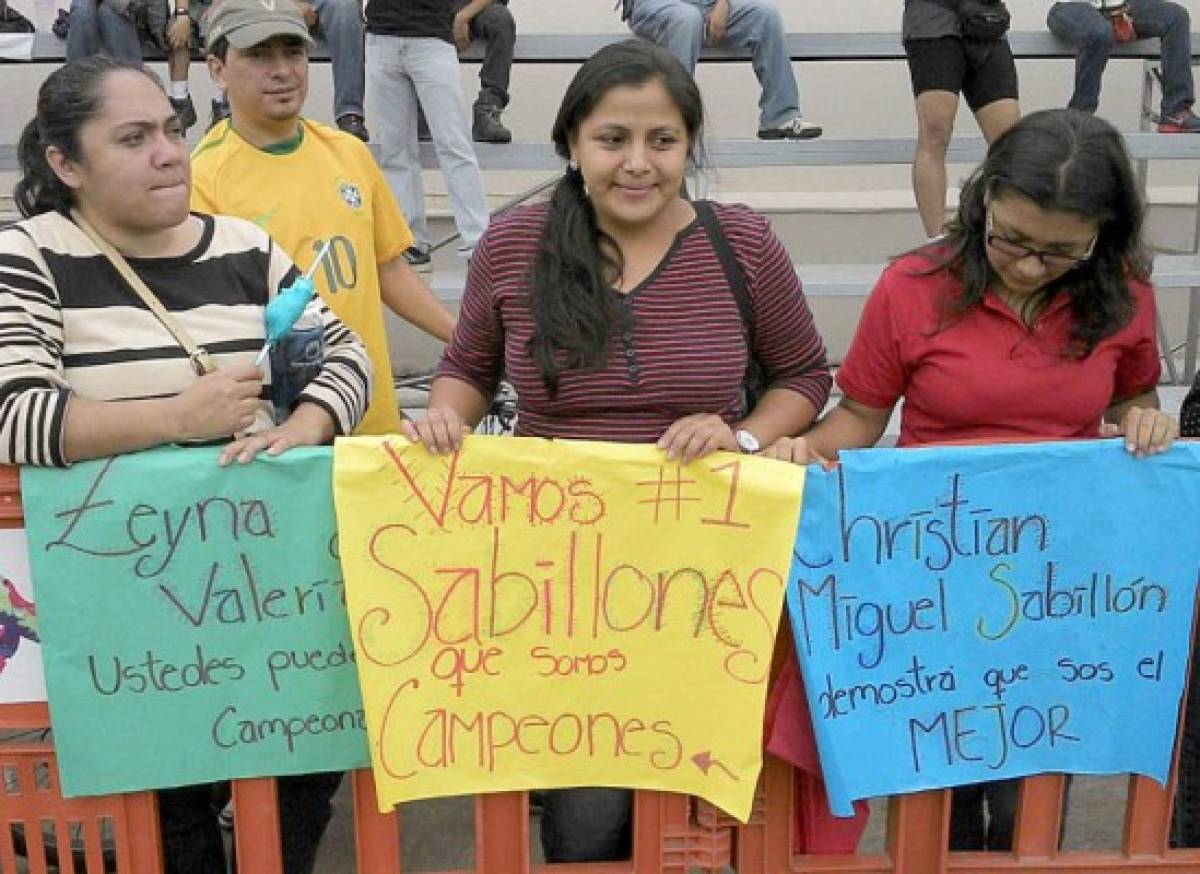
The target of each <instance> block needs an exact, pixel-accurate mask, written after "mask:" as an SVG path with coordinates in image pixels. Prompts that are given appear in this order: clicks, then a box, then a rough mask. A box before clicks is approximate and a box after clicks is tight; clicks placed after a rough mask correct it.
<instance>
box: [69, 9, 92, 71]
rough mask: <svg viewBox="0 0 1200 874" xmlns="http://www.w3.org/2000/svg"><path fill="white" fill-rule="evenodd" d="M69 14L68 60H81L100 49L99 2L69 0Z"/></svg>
mask: <svg viewBox="0 0 1200 874" xmlns="http://www.w3.org/2000/svg"><path fill="white" fill-rule="evenodd" d="M70 14H71V26H70V27H69V28H67V61H68V62H70V61H79V60H82V59H83V58H87V57H90V56H91V55H94V54H96V53H97V52H99V51H100V20H99V14H100V4H99V3H98V2H96V0H71V13H70Z"/></svg>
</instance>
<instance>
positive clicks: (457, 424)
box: [400, 407, 470, 455]
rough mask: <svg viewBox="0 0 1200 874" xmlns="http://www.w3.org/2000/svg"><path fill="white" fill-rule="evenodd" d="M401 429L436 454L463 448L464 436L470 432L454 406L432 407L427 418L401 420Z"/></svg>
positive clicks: (409, 437) (412, 439) (414, 440)
mask: <svg viewBox="0 0 1200 874" xmlns="http://www.w3.org/2000/svg"><path fill="white" fill-rule="evenodd" d="M400 430H401V431H403V432H404V436H405V437H407V438H408V439H409V440H411V441H412V442H414V443H420V444H422V445H423V446H424V447H425V448H426V449H428V450H429V451H430V452H432V453H433V454H434V455H445V454H448V453H451V452H457V451H458V450H459V449H461V448H462V441H463V437H464V436H466V435H467V434H468V433H470V429H469V428H468V427H467V426H466V424H465V423H464V422H463V418H462V416H460V415H459V414H458V411H457V410H456V409H454V408H453V407H430V408H429V409H427V410H426V411H425V418H423V419H417V420H415V421H414V420H412V419H405V420H404V421H403V422H401V423H400Z"/></svg>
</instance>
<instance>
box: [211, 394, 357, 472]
mask: <svg viewBox="0 0 1200 874" xmlns="http://www.w3.org/2000/svg"><path fill="white" fill-rule="evenodd" d="M332 435H333V424H332V422H330V420H329V414H328V413H326V412H325V411H324V410H323V409H321V408H320V407H318V406H317V405H316V404H301V405H300V406H299V407H297V408H296V410H295V412H293V413H292V415H290V416H289V417H288V419H287V421H286V422H284V423H283V424H282V425H276V426H275V427H274V428H268V429H267V430H266V431H259V432H258V433H257V434H250V435H249V436H247V437H240V438H238V439H237V440H234V441H233V442H231V443H229V444H228V445H227V446H226V447H225V449H224V451H223V452H222V453H221V457H220V459H219V460H218V463H219V464H220V465H221V467H228V466H229V465H230V464H232V463H233V462H235V461H236V462H237V463H238V464H249V463H250V462H251V461H253V460H254V457H255V456H256V455H258V453H260V452H262V451H263V450H266V453H267V455H282V454H283V453H285V452H287V450H289V449H291V448H293V447H295V446H321V445H322V444H324V443H328V442H329V440H330V439H331V437H332Z"/></svg>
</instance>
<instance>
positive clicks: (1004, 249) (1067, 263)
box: [983, 209, 1100, 270]
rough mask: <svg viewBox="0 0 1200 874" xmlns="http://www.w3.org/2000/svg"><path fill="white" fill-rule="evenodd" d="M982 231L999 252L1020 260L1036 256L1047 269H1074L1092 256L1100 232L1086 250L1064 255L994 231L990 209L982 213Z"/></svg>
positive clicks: (988, 241)
mask: <svg viewBox="0 0 1200 874" xmlns="http://www.w3.org/2000/svg"><path fill="white" fill-rule="evenodd" d="M983 233H984V238H985V239H986V240H987V244H988V245H989V246H991V247H992V248H993V249H995V250H996V251H997V252H999V253H1000V254H1002V255H1005V256H1006V257H1008V258H1012V259H1013V260H1015V261H1020V260H1021V259H1023V258H1037V259H1038V260H1039V261H1041V262H1042V266H1043V267H1045V268H1046V269H1047V270H1074V269H1075V268H1076V267H1078V266H1079V265H1080V264H1083V263H1084V262H1085V261H1087V260H1088V259H1089V258H1091V257H1092V254H1093V253H1094V252H1095V251H1096V241H1097V240H1098V239H1100V233H1099V231H1097V232H1096V236H1094V237H1092V242H1090V243H1089V244H1088V247H1087V251H1086V252H1084V253H1083V254H1082V255H1066V254H1064V253H1062V252H1047V251H1046V250H1045V249H1034V248H1032V247H1030V246H1026V245H1025V244H1023V243H1018V242H1017V241H1016V240H1010V239H1009V238H1008V237H1005V236H1002V235H1000V234H997V233H994V232H993V231H992V211H991V209H988V210H987V212H986V213H984V225H983Z"/></svg>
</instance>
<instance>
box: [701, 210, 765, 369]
mask: <svg viewBox="0 0 1200 874" xmlns="http://www.w3.org/2000/svg"><path fill="white" fill-rule="evenodd" d="M692 207H693V209H695V210H696V218H698V219H699V220H700V226H701V227H703V228H704V232H705V233H706V234H708V240H709V242H710V243H712V247H713V251H715V252H716V253H717V260H718V261H720V262H721V269H722V270H724V271H725V280H726V281H727V282H728V283H729V288H730V289H731V290H732V291H733V298H734V300H736V301H737V307H738V312H739V313H741V315H742V333H743V334H745V336H746V343H747V344H748V345H749V347H750V350H751V353H752V354H753V350H754V299H753V298H752V297H751V296H750V289H749V287H748V286H747V285H746V274H745V273H744V272H742V265H741V264H739V263H738V260H737V256H736V255H734V254H733V247H732V246H731V245H729V238H728V237H726V236H725V231H724V230H723V229H722V228H721V222H720V220H719V219H718V218H717V213H716V210H714V209H713V205H712V201H711V200H694V201H692Z"/></svg>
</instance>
